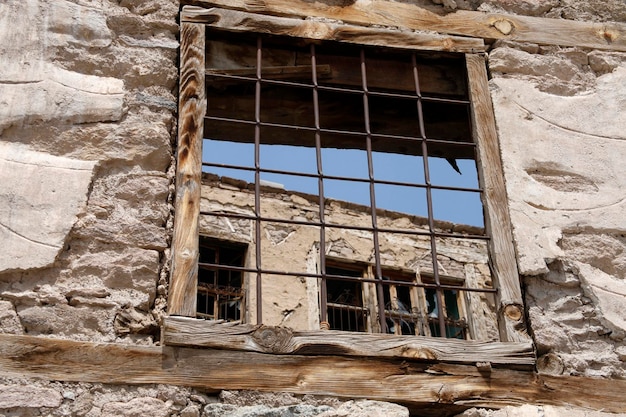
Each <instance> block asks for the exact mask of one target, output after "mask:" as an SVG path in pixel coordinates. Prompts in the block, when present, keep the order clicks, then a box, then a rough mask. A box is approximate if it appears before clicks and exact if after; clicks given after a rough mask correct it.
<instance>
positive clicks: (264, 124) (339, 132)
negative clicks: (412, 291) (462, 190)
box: [204, 97, 476, 148]
mask: <svg viewBox="0 0 626 417" xmlns="http://www.w3.org/2000/svg"><path fill="white" fill-rule="evenodd" d="M413 99H415V97H413ZM204 119H205V120H211V121H217V122H227V123H236V124H248V125H256V124H257V123H256V122H255V121H252V120H245V119H234V118H229V117H220V116H205V117H204ZM259 125H260V126H262V127H277V128H282V129H295V130H305V131H309V132H315V127H310V126H302V125H287V124H282V123H272V122H261V123H259ZM320 133H329V134H336V135H346V136H363V135H364V133H363V132H355V131H352V130H337V129H325V128H320ZM370 134H371V136H372V138H380V139H395V140H406V141H420V142H421V141H422V138H419V137H415V136H403V135H391V134H388V133H375V132H370ZM215 140H218V139H215ZM428 142H429V143H433V144H443V145H454V146H466V147H468V148H476V144H475V143H474V142H462V141H454V140H449V139H437V138H428Z"/></svg>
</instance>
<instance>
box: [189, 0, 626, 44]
mask: <svg viewBox="0 0 626 417" xmlns="http://www.w3.org/2000/svg"><path fill="white" fill-rule="evenodd" d="M186 3H187V4H195V5H198V6H203V7H212V6H219V7H224V8H228V9H236V10H242V11H246V12H253V13H265V14H270V15H276V16H292V17H301V18H306V17H318V18H327V19H336V20H341V21H343V22H345V23H350V24H356V25H364V26H372V25H383V26H391V27H401V28H406V29H413V30H428V31H434V32H438V33H445V34H450V35H460V36H471V37H476V38H483V39H485V40H488V41H493V40H497V39H507V40H511V41H519V42H532V43H537V44H540V45H562V46H580V47H586V48H595V49H605V50H614V51H626V24H624V23H617V22H609V23H593V22H579V21H573V20H565V19H548V18H541V17H529V16H515V15H509V14H499V13H483V12H474V11H465V10H458V11H455V12H452V13H447V14H436V13H433V12H431V11H428V10H426V9H424V8H421V7H419V6H417V5H414V4H410V3H403V2H392V1H372V2H348V3H351V4H348V5H346V6H335V5H331V4H329V3H330V2H328V1H324V0H322V1H315V2H309V1H306V0H187V1H186ZM334 3H336V2H334ZM183 4H185V2H183Z"/></svg>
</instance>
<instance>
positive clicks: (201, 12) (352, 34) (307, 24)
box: [181, 6, 485, 52]
mask: <svg viewBox="0 0 626 417" xmlns="http://www.w3.org/2000/svg"><path fill="white" fill-rule="evenodd" d="M181 19H182V20H183V21H188V22H195V23H205V24H207V25H209V26H211V27H216V28H222V29H227V30H230V31H235V32H257V33H267V34H273V35H284V36H291V37H297V38H305V39H315V40H332V41H342V42H348V43H356V44H360V45H375V46H385V47H398V48H412V49H421V50H430V51H448V52H478V51H484V50H485V46H484V43H483V41H482V39H472V38H462V37H459V36H450V35H440V34H436V33H416V32H399V31H394V30H389V29H384V28H370V27H363V26H353V25H347V24H337V23H329V22H321V21H314V20H302V19H293V18H286V17H276V16H267V15H263V14H254V13H248V12H242V11H237V10H227V9H222V8H207V9H204V8H200V7H193V6H186V7H185V8H184V9H183V12H182V15H181Z"/></svg>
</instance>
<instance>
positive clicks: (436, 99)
mask: <svg viewBox="0 0 626 417" xmlns="http://www.w3.org/2000/svg"><path fill="white" fill-rule="evenodd" d="M206 76H207V77H208V78H218V79H224V80H238V81H249V82H256V81H261V83H262V84H273V85H280V86H285V87H297V88H306V89H313V88H317V89H318V90H320V91H330V92H336V93H348V94H363V89H358V88H345V87H333V86H330V85H323V84H317V86H314V85H313V84H307V83H299V82H294V81H284V80H272V79H268V78H261V79H260V80H259V79H257V78H256V77H247V76H244V75H234V74H217V73H209V72H207V73H206ZM368 94H369V95H371V96H379V97H389V98H402V99H412V100H417V99H420V100H422V101H426V102H432V103H447V104H462V105H469V104H470V101H469V100H463V99H451V98H442V97H434V96H429V95H424V94H420V95H416V94H406V93H389V92H385V91H376V90H374V91H371V90H368Z"/></svg>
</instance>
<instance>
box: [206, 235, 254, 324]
mask: <svg viewBox="0 0 626 417" xmlns="http://www.w3.org/2000/svg"><path fill="white" fill-rule="evenodd" d="M245 255H246V246H245V245H237V244H232V243H227V242H220V241H216V240H212V239H209V238H207V237H204V236H200V261H199V263H198V301H197V314H196V316H197V317H200V318H205V319H213V320H226V321H241V320H242V311H245V304H244V303H245V296H244V288H243V273H242V272H241V270H240V269H236V267H239V268H241V267H243V266H244V260H245ZM232 267H234V268H232Z"/></svg>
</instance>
